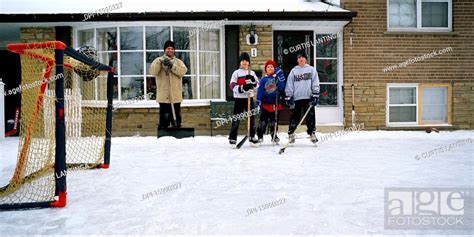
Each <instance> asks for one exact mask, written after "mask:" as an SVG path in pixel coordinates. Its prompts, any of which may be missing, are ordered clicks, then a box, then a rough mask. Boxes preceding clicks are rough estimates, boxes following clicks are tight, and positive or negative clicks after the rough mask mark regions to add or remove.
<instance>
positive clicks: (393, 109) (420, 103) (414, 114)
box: [387, 84, 451, 126]
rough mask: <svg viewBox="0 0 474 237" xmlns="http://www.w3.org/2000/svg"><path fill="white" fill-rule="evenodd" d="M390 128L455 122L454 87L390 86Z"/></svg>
mask: <svg viewBox="0 0 474 237" xmlns="http://www.w3.org/2000/svg"><path fill="white" fill-rule="evenodd" d="M387 97H388V101H387V125H389V126H397V125H433V124H450V123H451V113H450V111H451V99H450V98H451V85H449V84H389V85H388V87H387Z"/></svg>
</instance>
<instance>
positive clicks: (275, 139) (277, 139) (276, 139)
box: [273, 135, 280, 145]
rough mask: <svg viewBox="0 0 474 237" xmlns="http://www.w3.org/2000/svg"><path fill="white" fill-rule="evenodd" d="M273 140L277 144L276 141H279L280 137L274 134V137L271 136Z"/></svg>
mask: <svg viewBox="0 0 474 237" xmlns="http://www.w3.org/2000/svg"><path fill="white" fill-rule="evenodd" d="M273 141H274V142H275V143H276V144H277V145H278V143H280V138H278V136H277V135H275V137H274V138H273Z"/></svg>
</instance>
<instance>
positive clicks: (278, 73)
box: [275, 67, 285, 81]
mask: <svg viewBox="0 0 474 237" xmlns="http://www.w3.org/2000/svg"><path fill="white" fill-rule="evenodd" d="M275 76H276V78H278V80H279V81H285V75H284V74H283V71H282V70H281V69H280V68H279V67H276V68H275Z"/></svg>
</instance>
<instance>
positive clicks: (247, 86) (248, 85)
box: [243, 84, 254, 92]
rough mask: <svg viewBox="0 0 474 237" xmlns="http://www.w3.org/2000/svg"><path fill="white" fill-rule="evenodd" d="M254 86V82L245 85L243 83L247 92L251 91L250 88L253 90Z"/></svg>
mask: <svg viewBox="0 0 474 237" xmlns="http://www.w3.org/2000/svg"><path fill="white" fill-rule="evenodd" d="M253 87H254V85H253V84H245V85H243V89H244V91H245V92H247V91H249V90H252V89H253Z"/></svg>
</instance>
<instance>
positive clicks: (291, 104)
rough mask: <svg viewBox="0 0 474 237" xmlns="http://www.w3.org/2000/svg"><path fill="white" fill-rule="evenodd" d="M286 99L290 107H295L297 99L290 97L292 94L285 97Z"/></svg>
mask: <svg viewBox="0 0 474 237" xmlns="http://www.w3.org/2000/svg"><path fill="white" fill-rule="evenodd" d="M285 101H286V105H288V107H289V108H290V109H294V108H295V101H294V100H293V97H290V96H287V97H286V98H285Z"/></svg>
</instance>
